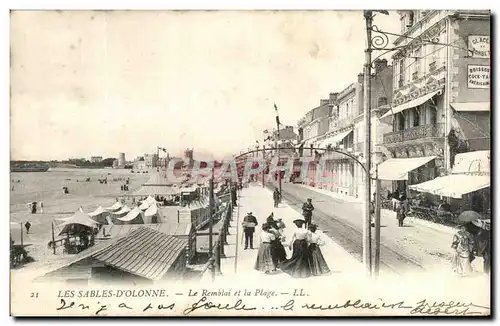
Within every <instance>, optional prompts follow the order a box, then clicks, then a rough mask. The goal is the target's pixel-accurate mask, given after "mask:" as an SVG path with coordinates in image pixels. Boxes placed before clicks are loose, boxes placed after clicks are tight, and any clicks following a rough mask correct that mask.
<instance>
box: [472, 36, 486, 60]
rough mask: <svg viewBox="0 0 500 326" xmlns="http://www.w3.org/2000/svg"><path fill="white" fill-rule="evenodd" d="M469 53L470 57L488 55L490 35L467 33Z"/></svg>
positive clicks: (484, 56)
mask: <svg viewBox="0 0 500 326" xmlns="http://www.w3.org/2000/svg"><path fill="white" fill-rule="evenodd" d="M469 55H470V56H471V57H472V58H478V59H479V58H486V59H487V58H489V57H490V36H489V35H469Z"/></svg>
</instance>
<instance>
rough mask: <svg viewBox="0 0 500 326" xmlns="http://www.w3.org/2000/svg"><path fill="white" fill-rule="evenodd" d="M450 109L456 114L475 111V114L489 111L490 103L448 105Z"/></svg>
mask: <svg viewBox="0 0 500 326" xmlns="http://www.w3.org/2000/svg"><path fill="white" fill-rule="evenodd" d="M450 105H451V107H452V108H453V109H454V110H455V111H457V112H467V111H471V112H472V111H475V112H486V111H490V102H469V103H464V102H461V103H459V102H457V103H450Z"/></svg>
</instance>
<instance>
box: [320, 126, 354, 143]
mask: <svg viewBox="0 0 500 326" xmlns="http://www.w3.org/2000/svg"><path fill="white" fill-rule="evenodd" d="M351 132H352V129H349V130H346V131H343V132H341V133H338V134H336V135H334V136H332V137H330V138H327V139H325V140H324V141H323V142H322V143H321V144H320V147H328V145H332V146H335V145H337V143H338V142H340V141H342V140H343V139H344V138H345V137H347V135H349V134H350V133H351Z"/></svg>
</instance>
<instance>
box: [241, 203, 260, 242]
mask: <svg viewBox="0 0 500 326" xmlns="http://www.w3.org/2000/svg"><path fill="white" fill-rule="evenodd" d="M258 224H259V223H258V222H257V218H256V217H255V216H253V215H252V212H249V213H248V214H247V216H245V217H244V218H243V223H242V226H243V233H244V234H245V250H246V249H248V246H250V249H253V234H254V232H255V227H256V226H257V225H258Z"/></svg>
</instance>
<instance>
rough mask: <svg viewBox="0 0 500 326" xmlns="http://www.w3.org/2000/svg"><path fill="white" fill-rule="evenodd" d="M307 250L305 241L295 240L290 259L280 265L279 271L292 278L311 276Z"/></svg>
mask: <svg viewBox="0 0 500 326" xmlns="http://www.w3.org/2000/svg"><path fill="white" fill-rule="evenodd" d="M309 257H310V254H309V248H308V246H307V241H306V240H295V241H294V242H293V254H292V257H291V258H290V259H287V260H285V261H284V262H283V263H281V266H280V268H281V270H282V271H283V272H285V273H287V274H289V275H291V276H292V277H295V278H301V277H309V276H311V265H310V263H309Z"/></svg>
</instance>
